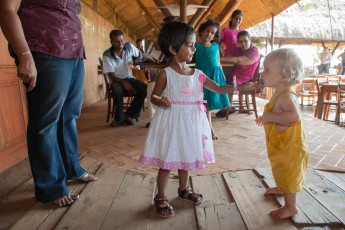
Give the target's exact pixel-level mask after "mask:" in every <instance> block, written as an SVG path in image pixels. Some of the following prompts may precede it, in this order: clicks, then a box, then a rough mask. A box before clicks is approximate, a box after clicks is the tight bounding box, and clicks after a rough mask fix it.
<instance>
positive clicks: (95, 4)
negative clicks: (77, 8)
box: [92, 0, 97, 11]
mask: <svg viewBox="0 0 345 230" xmlns="http://www.w3.org/2000/svg"><path fill="white" fill-rule="evenodd" d="M92 8H93V9H94V10H95V11H97V0H93V3H92Z"/></svg>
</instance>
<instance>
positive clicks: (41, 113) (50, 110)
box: [27, 52, 85, 202]
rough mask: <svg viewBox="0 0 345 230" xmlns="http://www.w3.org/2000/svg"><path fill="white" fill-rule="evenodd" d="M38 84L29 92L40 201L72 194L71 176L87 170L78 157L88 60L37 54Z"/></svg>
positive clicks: (33, 162) (32, 152)
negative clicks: (80, 120) (85, 62)
mask: <svg viewBox="0 0 345 230" xmlns="http://www.w3.org/2000/svg"><path fill="white" fill-rule="evenodd" d="M33 57H34V60H35V64H36V68H37V83H36V87H35V88H34V89H33V90H32V91H30V92H28V93H27V100H28V110H29V123H28V130H27V144H28V153H29V161H30V165H31V171H32V174H33V178H34V182H35V196H36V199H37V200H38V201H41V202H49V201H53V200H56V199H58V198H61V197H63V196H65V195H67V194H68V193H69V190H68V188H67V185H66V181H67V179H71V178H77V177H80V176H81V175H83V174H84V173H85V170H84V169H83V168H81V166H80V164H79V158H78V136H77V128H76V122H75V119H76V118H78V117H79V116H80V112H81V107H82V100H83V83H84V61H83V60H82V59H61V58H56V57H52V56H50V55H46V54H42V53H36V52H34V53H33Z"/></svg>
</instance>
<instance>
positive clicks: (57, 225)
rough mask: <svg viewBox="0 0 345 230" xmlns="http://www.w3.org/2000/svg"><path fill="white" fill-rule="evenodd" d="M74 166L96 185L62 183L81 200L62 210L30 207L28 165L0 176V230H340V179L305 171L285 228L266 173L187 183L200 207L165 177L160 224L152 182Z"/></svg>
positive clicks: (110, 168) (343, 179)
mask: <svg viewBox="0 0 345 230" xmlns="http://www.w3.org/2000/svg"><path fill="white" fill-rule="evenodd" d="M81 164H82V166H83V167H84V168H85V169H87V170H88V171H89V172H91V173H95V174H96V175H97V176H98V177H99V180H97V181H95V182H91V183H88V184H85V183H79V182H74V181H71V182H69V187H70V189H71V191H73V192H75V193H80V196H81V198H80V200H78V201H77V202H75V203H74V204H73V205H71V206H69V207H63V208H60V207H57V206H56V205H54V204H42V203H39V202H36V201H35V199H34V184H33V180H32V178H31V175H30V172H29V171H28V170H29V167H28V162H27V161H23V162H21V163H20V164H18V165H17V166H16V167H13V168H12V169H11V170H8V171H6V172H5V173H3V174H0V184H1V188H0V229H23V230H24V229H25V230H30V229H42V230H47V229H123V230H127V229H128V230H136V229H138V230H142V229H157V230H158V229H159V230H160V229H164V230H165V229H178V230H184V229H203V230H204V229H209V230H217V229H234V230H241V229H259V230H266V229H274V230H275V229H345V173H332V172H325V171H319V170H315V169H309V170H308V172H307V175H306V183H305V186H304V189H303V190H302V191H301V192H300V193H298V209H299V214H298V215H297V216H295V217H294V218H292V219H288V220H284V221H282V220H276V219H274V218H272V217H271V216H270V215H269V214H268V213H269V211H270V210H271V209H274V208H277V207H279V204H280V203H281V202H282V197H273V196H264V195H263V194H264V192H265V189H266V188H267V187H272V186H274V180H273V179H272V175H271V171H270V169H269V168H256V169H254V170H243V171H234V172H225V173H221V174H214V175H204V176H192V177H191V180H190V185H191V186H192V187H193V189H194V190H196V191H199V192H200V193H202V194H203V196H204V198H205V201H204V203H203V204H201V205H199V206H194V205H193V204H190V203H187V202H185V201H183V200H180V199H179V198H177V187H178V180H177V179H176V178H174V177H172V178H171V180H170V182H169V185H168V198H169V200H170V202H171V204H172V205H173V207H174V209H175V216H174V217H172V218H168V219H163V218H160V217H159V216H158V215H157V214H156V212H155V209H154V206H153V205H152V200H153V197H154V194H155V193H156V192H155V188H156V178H155V177H154V176H152V175H148V174H141V173H138V172H133V171H130V170H127V169H123V168H119V167H117V166H114V165H106V164H103V163H101V162H99V161H97V160H95V159H93V158H92V157H87V156H85V157H82V159H81Z"/></svg>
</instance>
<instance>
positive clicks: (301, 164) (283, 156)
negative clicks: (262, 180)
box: [264, 88, 309, 193]
mask: <svg viewBox="0 0 345 230" xmlns="http://www.w3.org/2000/svg"><path fill="white" fill-rule="evenodd" d="M285 93H294V94H296V93H295V92H294V90H293V89H290V88H287V89H285V90H283V91H282V92H281V93H280V94H278V95H277V96H276V97H275V98H273V99H272V100H271V101H270V102H269V103H267V104H266V106H265V110H264V111H265V112H267V111H270V110H272V108H273V107H274V105H275V104H276V102H277V101H278V98H279V97H280V96H281V95H282V94H285ZM264 128H265V133H266V146H267V153H268V158H269V159H270V161H271V166H272V173H273V176H274V180H275V182H276V185H277V188H278V190H279V191H280V192H282V193H297V192H299V191H300V190H301V189H302V187H303V182H304V175H305V171H306V168H307V163H308V152H309V150H308V145H307V142H306V139H305V135H304V131H303V127H302V123H301V120H299V121H298V122H296V123H295V124H293V125H291V126H290V127H288V128H287V129H286V130H285V131H284V132H279V131H278V130H277V129H276V125H275V124H274V123H268V124H265V125H264Z"/></svg>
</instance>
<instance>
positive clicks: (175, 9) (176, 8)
mask: <svg viewBox="0 0 345 230" xmlns="http://www.w3.org/2000/svg"><path fill="white" fill-rule="evenodd" d="M158 8H160V9H162V8H165V9H168V10H169V11H170V13H171V14H172V15H173V16H180V5H178V4H170V5H167V6H159V7H158ZM207 8H208V6H202V5H187V16H190V15H194V14H195V13H196V11H197V10H198V9H207Z"/></svg>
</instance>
